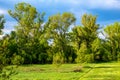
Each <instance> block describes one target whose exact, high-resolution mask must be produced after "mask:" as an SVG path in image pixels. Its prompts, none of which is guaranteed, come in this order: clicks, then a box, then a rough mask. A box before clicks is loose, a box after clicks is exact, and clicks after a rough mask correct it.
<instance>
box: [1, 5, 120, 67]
mask: <svg viewBox="0 0 120 80" xmlns="http://www.w3.org/2000/svg"><path fill="white" fill-rule="evenodd" d="M8 13H9V15H10V16H11V17H12V18H13V19H15V20H16V21H17V24H16V25H15V26H14V28H15V30H14V31H11V33H10V34H6V35H5V36H4V37H3V38H2V39H0V65H5V64H45V63H47V64H48V63H83V62H108V61H117V60H119V59H120V23H118V22H115V23H114V24H111V25H107V26H105V27H103V28H102V32H100V29H101V27H100V25H99V24H97V23H96V20H97V17H96V16H93V15H91V14H84V15H83V16H82V17H81V25H74V24H75V22H76V18H75V16H74V14H72V13H69V12H64V13H62V14H60V13H58V14H55V15H52V16H50V17H49V18H48V19H47V21H46V22H45V21H44V15H45V13H39V12H37V10H36V8H35V7H33V6H31V5H30V4H28V3H18V4H16V5H15V8H14V10H9V11H8ZM4 23H5V19H4V16H3V15H1V16H0V34H1V35H2V29H4ZM71 25H73V26H74V27H73V28H72V29H71V31H70V28H71V27H70V26H71ZM8 26H9V25H8ZM100 33H101V34H102V35H103V36H104V37H105V38H104V39H103V38H100V37H98V35H99V34H100ZM0 69H1V68H0Z"/></svg>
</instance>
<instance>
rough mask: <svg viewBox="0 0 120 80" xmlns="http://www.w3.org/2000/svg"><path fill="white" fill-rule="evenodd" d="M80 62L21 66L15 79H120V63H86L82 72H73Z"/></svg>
mask: <svg viewBox="0 0 120 80" xmlns="http://www.w3.org/2000/svg"><path fill="white" fill-rule="evenodd" d="M77 66H78V64H63V65H61V66H60V67H59V68H56V67H55V66H53V65H50V64H46V65H23V66H19V67H18V69H17V71H18V74H17V75H14V76H13V77H12V79H13V80H120V63H118V62H112V63H100V64H84V65H83V68H82V71H81V72H73V70H74V69H75V68H76V67H77Z"/></svg>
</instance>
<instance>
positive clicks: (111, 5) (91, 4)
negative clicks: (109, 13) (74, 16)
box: [49, 0, 120, 9]
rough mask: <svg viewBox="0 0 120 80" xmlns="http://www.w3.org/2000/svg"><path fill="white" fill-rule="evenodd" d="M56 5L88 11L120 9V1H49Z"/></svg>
mask: <svg viewBox="0 0 120 80" xmlns="http://www.w3.org/2000/svg"><path fill="white" fill-rule="evenodd" d="M49 1H51V2H53V3H54V2H55V3H56V4H66V5H70V6H72V7H76V6H77V7H78V6H79V7H83V8H88V9H91V8H92V9H95V8H99V9H120V1H119V0H69V1H68V0H49Z"/></svg>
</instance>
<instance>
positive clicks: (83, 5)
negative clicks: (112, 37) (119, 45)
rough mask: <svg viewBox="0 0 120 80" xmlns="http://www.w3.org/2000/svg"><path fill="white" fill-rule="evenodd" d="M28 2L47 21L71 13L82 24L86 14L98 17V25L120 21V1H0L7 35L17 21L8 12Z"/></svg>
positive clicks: (0, 10) (0, 11)
mask: <svg viewBox="0 0 120 80" xmlns="http://www.w3.org/2000/svg"><path fill="white" fill-rule="evenodd" d="M19 2H26V3H29V4H31V5H32V6H34V7H36V8H37V11H38V12H45V13H46V15H45V19H47V18H48V16H50V15H54V14H56V13H63V12H71V13H73V14H74V15H75V17H76V18H77V21H76V24H80V21H81V16H82V15H83V14H84V13H88V14H93V15H97V16H98V18H97V23H99V24H101V26H105V25H108V24H112V23H114V22H119V21H120V0H0V14H4V15H5V18H6V24H5V29H4V30H3V31H4V32H5V33H9V32H10V31H11V30H13V26H14V25H15V24H16V21H15V20H14V19H12V18H11V17H10V16H9V14H8V13H7V10H14V5H15V4H17V3H19Z"/></svg>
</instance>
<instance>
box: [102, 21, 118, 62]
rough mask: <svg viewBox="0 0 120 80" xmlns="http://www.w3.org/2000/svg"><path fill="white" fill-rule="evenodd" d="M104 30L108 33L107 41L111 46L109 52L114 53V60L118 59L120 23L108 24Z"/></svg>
mask: <svg viewBox="0 0 120 80" xmlns="http://www.w3.org/2000/svg"><path fill="white" fill-rule="evenodd" d="M104 32H105V34H106V41H107V43H108V44H109V46H110V51H109V52H110V54H111V55H112V60H117V58H118V57H119V53H120V44H119V43H120V23H114V24H112V25H108V26H107V27H106V28H105V29H104Z"/></svg>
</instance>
